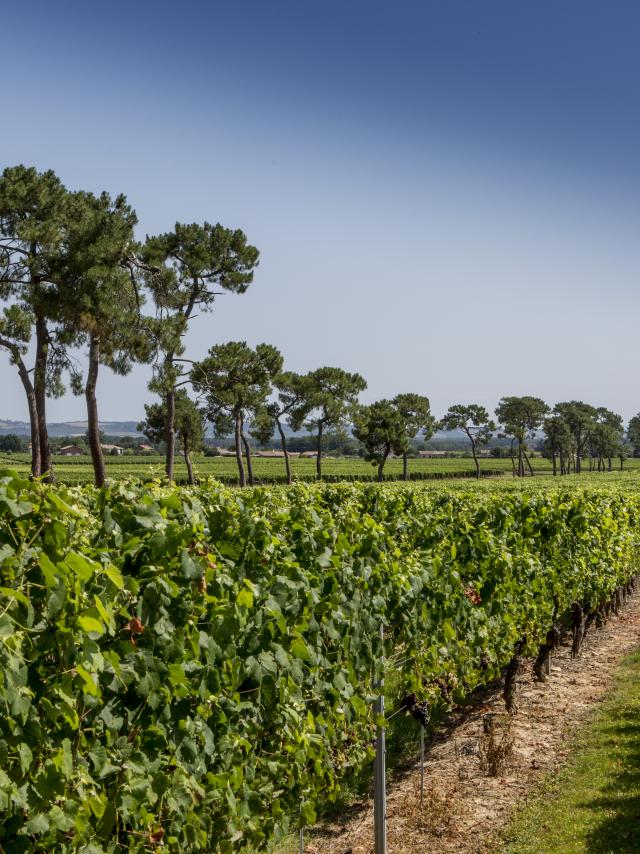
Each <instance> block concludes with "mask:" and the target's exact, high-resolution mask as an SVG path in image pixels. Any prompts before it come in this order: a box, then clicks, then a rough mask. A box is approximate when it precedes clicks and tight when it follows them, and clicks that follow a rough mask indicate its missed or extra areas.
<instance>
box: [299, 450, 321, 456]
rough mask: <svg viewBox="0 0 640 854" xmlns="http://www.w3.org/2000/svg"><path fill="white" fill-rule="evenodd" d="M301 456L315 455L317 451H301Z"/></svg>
mask: <svg viewBox="0 0 640 854" xmlns="http://www.w3.org/2000/svg"><path fill="white" fill-rule="evenodd" d="M300 456H301V457H317V456H318V455H317V453H316V452H315V451H302V452H301V454H300Z"/></svg>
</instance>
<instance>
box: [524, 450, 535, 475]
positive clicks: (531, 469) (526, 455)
mask: <svg viewBox="0 0 640 854" xmlns="http://www.w3.org/2000/svg"><path fill="white" fill-rule="evenodd" d="M522 453H523V455H524V458H525V460H526V461H527V465H528V466H529V472H530V473H531V477H533V467H532V465H531V460H530V459H529V456H528V454H527V452H526V451H525V450H524V449H523V450H522ZM522 474H523V475H524V467H523V469H522Z"/></svg>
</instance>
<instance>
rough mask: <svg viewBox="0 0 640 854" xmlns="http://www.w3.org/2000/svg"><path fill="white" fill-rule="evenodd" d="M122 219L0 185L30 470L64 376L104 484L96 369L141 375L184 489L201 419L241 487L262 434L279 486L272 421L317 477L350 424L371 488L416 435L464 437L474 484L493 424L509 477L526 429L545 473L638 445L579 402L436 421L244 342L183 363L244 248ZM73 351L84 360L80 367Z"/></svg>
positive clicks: (20, 171)
mask: <svg viewBox="0 0 640 854" xmlns="http://www.w3.org/2000/svg"><path fill="white" fill-rule="evenodd" d="M137 221H138V220H137V216H136V213H135V211H134V210H133V208H132V207H131V206H130V204H129V203H128V201H127V199H126V197H125V196H124V195H118V196H116V197H115V198H113V197H111V196H110V195H109V194H108V193H101V194H100V195H95V194H93V193H91V192H87V191H71V190H69V189H67V188H66V187H65V186H64V185H63V184H62V182H61V181H60V179H59V178H58V177H57V176H56V175H55V173H54V172H52V171H51V170H49V171H45V172H38V171H37V170H36V169H35V168H33V167H31V168H27V167H25V166H15V167H9V168H6V169H5V170H4V171H3V173H2V176H1V177H0V300H2V302H3V303H4V306H3V310H2V315H1V316H0V348H2V349H4V350H5V351H6V352H7V354H8V356H9V360H10V362H11V364H12V365H13V366H14V367H15V368H16V371H17V373H18V376H19V378H20V381H21V383H22V386H23V388H24V392H25V396H26V402H27V408H28V412H29V423H30V432H31V455H32V460H31V472H32V476H33V477H43V478H44V479H46V480H54V477H55V475H54V469H53V464H52V455H51V446H50V442H49V436H48V430H47V416H46V401H47V398H50V397H57V396H60V395H62V394H63V393H64V392H65V389H66V384H67V383H68V384H69V386H70V387H71V390H72V391H73V392H74V393H76V394H84V397H85V401H86V407H87V423H88V430H87V439H88V444H89V450H90V453H91V459H92V464H93V469H94V478H95V482H96V484H97V485H98V486H102V485H103V483H104V481H105V463H104V458H103V451H102V447H101V441H100V428H99V417H98V394H97V388H98V379H99V373H100V368H101V367H102V366H106V367H108V368H109V369H111V370H112V371H114V372H115V373H116V374H119V375H122V376H124V375H126V374H127V373H129V372H130V370H131V369H132V367H133V365H134V364H136V363H144V364H150V365H151V366H152V378H151V381H150V385H149V387H150V389H151V390H152V391H154V392H155V393H156V394H157V395H158V396H159V401H158V402H157V403H154V404H149V405H147V406H146V407H145V413H146V417H145V420H144V421H143V422H142V423H141V424H140V425H139V428H140V429H141V430H142V432H144V434H145V435H146V436H147V437H148V438H149V439H150V440H151V441H153V442H154V443H156V444H160V443H162V444H164V446H165V449H166V450H165V471H166V475H167V478H168V479H169V480H173V475H174V460H175V456H176V447H177V442H179V443H180V446H181V451H182V454H183V456H184V459H185V462H186V465H187V470H188V479H189V482H190V483H193V482H194V480H195V477H194V472H193V466H192V463H191V454H192V452H193V451H196V450H198V449H199V448H200V447H201V446H202V443H203V441H204V427H205V422H206V421H208V422H210V423H211V424H212V425H213V429H214V433H215V435H216V436H219V437H226V436H229V435H233V437H234V447H235V452H236V459H237V465H238V476H239V481H240V484H241V485H242V486H244V485H245V484H247V483H248V484H253V480H254V479H253V471H252V459H251V442H250V439H251V438H253V439H255V440H256V441H258V442H263V443H264V442H267V441H269V440H270V439H271V437H272V436H273V435H274V433H277V434H278V435H279V437H280V441H281V446H282V450H283V456H284V463H285V468H286V474H287V480H288V481H289V482H291V479H292V474H291V466H290V461H289V456H288V448H287V437H286V434H285V430H284V424H287V425H288V426H290V427H291V428H292V429H293V430H294V431H299V430H300V429H302V428H303V427H304V428H306V429H307V430H309V431H310V432H311V433H312V434H313V435H314V437H315V444H316V471H317V474H318V477H321V476H322V450H323V443H324V441H325V439H326V437H327V435H330V434H336V433H340V432H342V431H345V430H346V429H347V427H349V426H351V428H352V430H353V435H354V436H355V437H356V439H357V440H358V441H359V442H361V443H362V445H363V447H364V452H365V457H366V458H367V459H368V460H370V461H371V462H372V463H373V464H374V465H376V466H377V471H378V478H379V479H380V480H382V478H383V474H384V466H385V463H386V461H387V459H388V458H389V456H391V455H396V456H401V457H402V458H403V461H404V464H403V475H404V477H405V479H407V478H408V469H407V457H408V453H409V449H410V442H411V440H412V439H413V438H415V437H416V436H418V435H422V436H423V437H424V438H425V439H428V438H429V437H430V436H431V435H433V432H434V431H435V430H436V429H437V428H441V429H445V430H460V431H462V432H463V433H464V434H465V435H466V437H467V439H468V440H469V443H470V449H471V453H472V456H473V458H474V461H475V466H476V473H477V475H478V476H480V465H479V460H478V450H479V448H480V447H481V446H482V445H485V444H487V443H488V442H489V440H490V439H491V437H492V436H494V435H495V434H496V432H497V431H500V435H501V436H506V437H509V438H510V439H511V442H512V448H513V453H512V459H513V461H514V463H513V466H514V467H513V472H514V474H515V475H518V476H521V477H522V476H525V474H526V473H527V471H530V472H531V473H533V469H532V467H531V463H530V459H529V454H528V441H529V440H530V439H531V438H532V437H533V436H535V435H536V434H537V432H538V431H539V430H541V429H542V430H544V433H545V436H546V439H545V452H546V454H547V455H548V456H549V457H550V459H551V460H552V463H553V473H554V474H557V473H559V474H569V473H570V472H572V471H573V472H575V473H580V471H581V467H582V460H583V459H585V458H589V460H590V461H591V462H590V465H591V466H592V467H596V468H597V469H598V470H604V468H605V466H607V467H608V468H609V469H610V468H611V465H612V459H613V458H616V457H619V458H620V464H621V466H622V463H623V460H624V456H625V455H626V447H627V446H626V439H627V438H628V439H629V440H630V441H631V442H632V444H634V446H635V447H640V414H639V415H638V416H636V417H635V418H634V419H632V421H631V422H630V425H629V431H628V434H625V430H624V424H623V421H622V418H621V417H620V416H619V415H617V414H615V413H613V412H611V411H610V410H608V409H605V408H603V407H599V408H597V407H593V406H591V405H589V404H586V403H583V402H582V401H569V402H566V403H558V404H556V406H555V407H554V408H553V409H550V408H549V407H548V406H547V405H546V404H545V403H544V401H542V400H541V399H540V398H536V397H529V396H524V397H504V398H502V400H501V401H500V403H499V404H498V406H497V408H496V410H495V416H496V420H494V419H492V418H491V417H490V416H489V413H488V412H487V410H486V408H485V407H483V406H481V405H479V404H474V403H471V404H458V405H455V406H452V407H450V408H449V410H448V411H447V413H446V414H445V415H444V417H443V418H442V419H441V420H437V419H436V418H435V417H434V416H433V415H432V413H431V409H430V404H429V400H428V398H427V397H425V396H424V395H420V394H416V393H405V394H399V395H397V396H396V397H394V398H393V399H384V400H379V401H376V402H374V403H372V404H369V405H362V404H360V403H359V400H358V397H359V395H360V393H361V392H363V391H364V390H365V389H366V387H367V383H366V381H365V379H364V378H363V377H362V376H361V375H360V374H357V373H351V372H348V371H345V370H343V369H342V368H339V367H327V366H324V367H320V368H318V369H316V370H314V371H310V372H308V373H306V374H299V373H295V372H293V371H290V370H285V368H284V363H283V358H282V355H281V353H280V352H279V350H278V349H277V348H276V347H274V346H273V345H271V344H259V345H258V346H257V347H255V348H251V347H249V346H248V345H247V344H246V342H242V341H231V342H228V343H225V344H218V345H215V346H213V347H211V348H210V350H209V352H208V354H207V356H206V357H205V358H204V359H201V360H199V361H194V360H191V359H188V358H187V357H186V340H185V339H186V336H187V332H188V329H189V324H190V321H191V320H192V319H193V317H194V316H195V314H196V313H197V312H198V313H202V312H211V311H212V310H213V307H214V303H215V299H216V297H217V296H218V295H220V294H222V293H236V294H242V293H244V292H245V291H246V290H247V288H248V287H249V286H250V284H251V283H252V281H253V276H254V271H255V269H256V267H257V266H258V262H259V252H258V250H257V249H256V247H254V246H252V245H251V244H250V243H249V242H248V240H247V237H246V235H245V234H244V232H243V231H241V230H240V229H229V228H225V227H224V226H222V225H220V224H219V223H217V224H216V225H211V224H210V223H208V222H204V223H202V224H198V223H191V224H184V223H176V224H175V227H174V228H173V230H171V231H169V232H166V233H163V234H159V235H154V236H147V237H146V238H145V240H143V241H140V240H137V239H136V237H135V234H134V229H135V226H136V225H137ZM31 346H33V364H32V365H31V366H28V365H27V363H26V359H27V357H28V354H29V352H30V347H31ZM79 350H83V351H84V353H85V355H86V366H85V369H84V370H83V368H82V366H81V365H80V364H79V362H78V360H77V356H76V353H77V352H78V351H79ZM187 387H190V388H191V389H192V391H193V392H194V393H195V395H196V398H197V399H196V400H194V399H193V397H191V396H190V395H189V394H188V392H187Z"/></svg>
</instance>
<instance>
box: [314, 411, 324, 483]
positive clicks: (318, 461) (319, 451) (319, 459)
mask: <svg viewBox="0 0 640 854" xmlns="http://www.w3.org/2000/svg"><path fill="white" fill-rule="evenodd" d="M323 431H324V424H323V423H322V421H320V423H319V424H318V449H317V454H316V474H317V476H318V480H320V479H321V478H322V433H323Z"/></svg>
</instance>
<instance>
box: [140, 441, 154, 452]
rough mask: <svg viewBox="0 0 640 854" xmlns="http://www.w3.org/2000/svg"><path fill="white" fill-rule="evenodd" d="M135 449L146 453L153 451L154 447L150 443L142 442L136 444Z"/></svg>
mask: <svg viewBox="0 0 640 854" xmlns="http://www.w3.org/2000/svg"><path fill="white" fill-rule="evenodd" d="M137 450H138V451H140V452H141V453H142V454H148V453H150V452H151V451H154V450H155V448H154V447H153V446H152V445H145V444H144V442H143V443H142V444H140V445H138V448H137Z"/></svg>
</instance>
